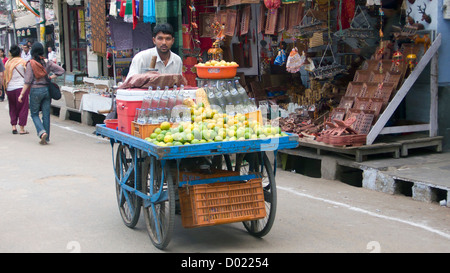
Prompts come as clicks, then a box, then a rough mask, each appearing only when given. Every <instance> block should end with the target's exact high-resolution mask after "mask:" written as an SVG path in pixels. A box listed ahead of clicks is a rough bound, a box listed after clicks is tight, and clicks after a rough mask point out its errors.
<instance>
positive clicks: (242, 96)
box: [234, 80, 251, 105]
mask: <svg viewBox="0 0 450 273" xmlns="http://www.w3.org/2000/svg"><path fill="white" fill-rule="evenodd" d="M234 84H235V85H236V90H237V91H238V93H239V98H240V100H241V102H242V104H243V105H249V103H251V102H250V100H249V97H248V95H247V91H245V88H244V87H242V85H241V84H240V83H239V80H235V81H234Z"/></svg>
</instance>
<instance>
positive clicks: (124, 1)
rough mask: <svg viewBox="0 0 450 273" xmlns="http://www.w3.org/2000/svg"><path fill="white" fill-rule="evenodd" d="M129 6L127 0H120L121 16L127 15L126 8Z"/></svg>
mask: <svg viewBox="0 0 450 273" xmlns="http://www.w3.org/2000/svg"><path fill="white" fill-rule="evenodd" d="M126 6H127V0H121V1H120V11H119V16H120V17H122V18H123V17H124V16H125V8H126Z"/></svg>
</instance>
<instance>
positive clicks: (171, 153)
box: [96, 124, 298, 249]
mask: <svg viewBox="0 0 450 273" xmlns="http://www.w3.org/2000/svg"><path fill="white" fill-rule="evenodd" d="M96 134H97V135H99V136H102V137H107V138H109V139H110V144H111V148H112V158H113V166H114V169H115V181H116V183H115V184H116V193H117V201H118V204H119V211H120V213H121V216H122V219H123V221H124V223H125V225H126V226H128V227H130V228H133V227H134V226H135V225H136V223H137V221H138V219H139V216H140V211H141V207H142V208H143V212H144V216H145V220H146V227H147V232H148V234H149V237H150V239H151V241H152V243H153V244H154V245H155V246H156V247H157V248H159V249H164V248H166V247H167V245H168V243H169V241H170V239H171V236H172V231H173V222H174V215H175V207H176V204H175V200H176V196H177V189H178V187H182V186H183V185H185V184H189V185H197V184H207V183H220V182H229V181H246V180H249V179H252V178H256V177H263V178H266V180H267V181H265V183H264V182H263V189H264V199H265V201H266V212H267V216H266V218H264V219H262V221H249V222H243V223H244V226H245V228H246V229H247V230H248V231H249V233H250V234H252V235H254V236H258V237H262V236H264V235H266V234H267V233H268V232H269V230H270V229H271V227H272V224H273V221H274V219H275V211H276V184H275V174H276V166H277V164H276V159H277V151H278V150H282V149H291V148H295V147H297V145H298V136H297V135H293V134H288V136H283V137H278V138H267V139H248V140H240V141H223V142H212V143H203V144H192V145H181V146H170V147H162V146H157V145H155V144H153V143H151V142H149V141H146V140H144V139H141V138H137V137H135V136H132V135H130V134H127V133H124V132H121V131H118V130H114V129H110V128H107V127H106V126H105V125H104V124H98V125H96ZM115 144H118V148H117V150H116V153H115V154H114V150H115V149H114V146H115ZM266 152H273V153H274V166H273V167H272V166H271V164H270V162H269V159H268V157H267V155H266ZM234 154H235V155H236V160H235V166H234V167H235V170H236V171H239V173H240V175H239V176H223V177H217V178H211V179H199V180H189V181H178V180H179V179H178V177H179V176H178V173H179V171H180V163H181V162H182V161H183V160H191V159H196V158H212V157H215V158H217V157H220V159H221V160H222V159H224V161H225V163H226V167H227V169H228V170H233V166H232V165H231V160H230V156H231V155H234ZM222 157H223V158H222ZM244 165H246V168H244ZM197 167H198V166H197ZM173 174H175V179H173Z"/></svg>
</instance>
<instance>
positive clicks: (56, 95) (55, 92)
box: [47, 76, 61, 100]
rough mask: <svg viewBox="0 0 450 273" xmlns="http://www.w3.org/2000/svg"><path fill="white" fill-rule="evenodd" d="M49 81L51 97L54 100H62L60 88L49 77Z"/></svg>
mask: <svg viewBox="0 0 450 273" xmlns="http://www.w3.org/2000/svg"><path fill="white" fill-rule="evenodd" d="M47 81H48V92H49V93H50V97H51V98H52V99H54V100H59V99H61V90H60V89H59V86H58V85H57V84H56V83H54V82H52V81H51V80H50V78H49V77H48V76H47Z"/></svg>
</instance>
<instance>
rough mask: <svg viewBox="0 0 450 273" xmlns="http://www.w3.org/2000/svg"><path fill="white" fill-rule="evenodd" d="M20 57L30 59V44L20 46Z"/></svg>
mask: <svg viewBox="0 0 450 273" xmlns="http://www.w3.org/2000/svg"><path fill="white" fill-rule="evenodd" d="M20 56H21V57H22V59H24V60H25V61H29V60H31V53H30V46H29V45H28V44H24V45H23V46H22V53H21V55H20Z"/></svg>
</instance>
